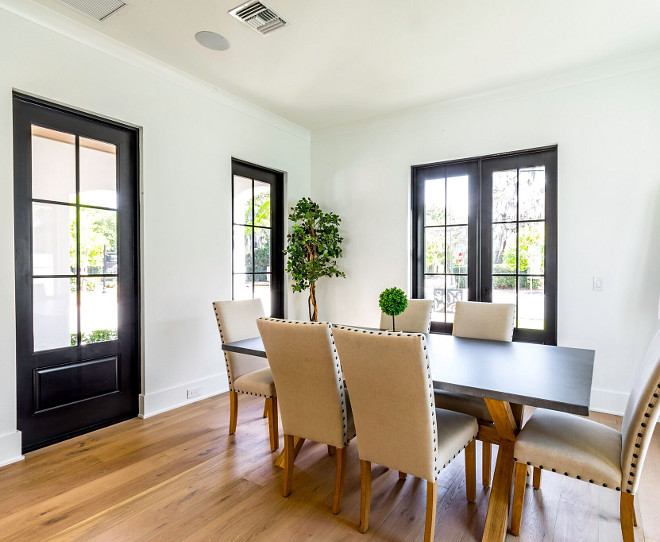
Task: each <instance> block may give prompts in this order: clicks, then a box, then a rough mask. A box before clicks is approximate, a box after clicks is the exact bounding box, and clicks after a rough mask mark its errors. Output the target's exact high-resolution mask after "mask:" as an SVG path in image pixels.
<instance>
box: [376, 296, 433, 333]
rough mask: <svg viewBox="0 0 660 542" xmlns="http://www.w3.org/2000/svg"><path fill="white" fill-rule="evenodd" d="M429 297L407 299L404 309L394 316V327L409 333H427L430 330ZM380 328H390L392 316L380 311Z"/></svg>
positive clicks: (430, 303) (430, 302)
mask: <svg viewBox="0 0 660 542" xmlns="http://www.w3.org/2000/svg"><path fill="white" fill-rule="evenodd" d="M432 304H433V300H431V299H409V300H408V306H407V307H406V310H405V311H403V312H402V313H401V314H399V316H396V317H395V320H394V322H395V324H396V329H397V330H399V331H407V332H409V333H428V332H429V331H430V330H431V305H432ZM380 328H381V329H391V328H392V317H391V316H388V315H387V314H385V313H384V312H381V313H380Z"/></svg>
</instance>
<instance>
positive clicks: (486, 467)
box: [481, 442, 493, 487]
mask: <svg viewBox="0 0 660 542" xmlns="http://www.w3.org/2000/svg"><path fill="white" fill-rule="evenodd" d="M492 458H493V445H492V444H491V443H490V442H482V443H481V485H482V486H484V487H490V474H491V470H492V466H491V461H492Z"/></svg>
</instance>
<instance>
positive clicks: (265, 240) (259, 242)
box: [246, 228, 270, 282]
mask: <svg viewBox="0 0 660 542" xmlns="http://www.w3.org/2000/svg"><path fill="white" fill-rule="evenodd" d="M246 263H247V262H246ZM248 271H252V262H250V265H249V266H248ZM254 272H255V273H256V276H255V278H254V280H255V281H256V282H259V281H261V280H264V275H263V273H267V272H270V229H266V228H254Z"/></svg>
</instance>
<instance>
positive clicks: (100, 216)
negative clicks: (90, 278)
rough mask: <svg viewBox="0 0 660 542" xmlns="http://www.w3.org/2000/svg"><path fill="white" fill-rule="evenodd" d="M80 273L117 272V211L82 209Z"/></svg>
mask: <svg viewBox="0 0 660 542" xmlns="http://www.w3.org/2000/svg"><path fill="white" fill-rule="evenodd" d="M80 273H81V274H82V275H98V274H108V273H117V211H106V210H103V209H86V208H84V207H83V208H81V209H80Z"/></svg>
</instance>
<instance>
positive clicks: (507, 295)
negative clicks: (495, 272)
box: [493, 276, 516, 305]
mask: <svg viewBox="0 0 660 542" xmlns="http://www.w3.org/2000/svg"><path fill="white" fill-rule="evenodd" d="M493 303H512V304H513V305H515V304H516V277H515V276H510V277H493Z"/></svg>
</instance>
